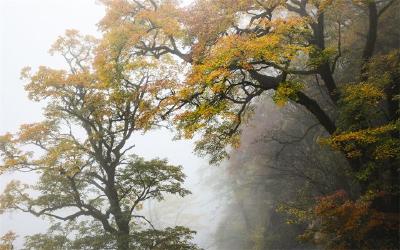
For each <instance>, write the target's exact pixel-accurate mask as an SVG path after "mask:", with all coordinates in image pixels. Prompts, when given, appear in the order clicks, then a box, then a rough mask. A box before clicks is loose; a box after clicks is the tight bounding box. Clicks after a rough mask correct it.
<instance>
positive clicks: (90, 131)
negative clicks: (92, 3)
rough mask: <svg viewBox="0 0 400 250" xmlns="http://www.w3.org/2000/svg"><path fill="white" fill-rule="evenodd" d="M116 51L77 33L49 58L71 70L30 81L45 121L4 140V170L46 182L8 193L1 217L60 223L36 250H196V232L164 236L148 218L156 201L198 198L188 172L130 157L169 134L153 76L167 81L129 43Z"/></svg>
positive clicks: (180, 230) (36, 241)
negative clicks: (148, 205) (152, 135)
mask: <svg viewBox="0 0 400 250" xmlns="http://www.w3.org/2000/svg"><path fill="white" fill-rule="evenodd" d="M112 42H113V43H110V40H103V41H102V42H100V41H98V40H96V39H95V38H93V37H90V36H82V35H80V34H79V33H78V32H77V31H75V30H68V31H67V32H66V34H65V36H64V37H60V38H59V39H58V40H57V41H56V43H55V44H54V45H53V47H52V49H51V50H50V51H51V53H59V54H61V55H62V56H63V57H64V59H65V61H66V62H67V64H68V70H55V69H51V68H48V67H44V66H42V67H40V68H39V69H38V71H37V72H36V73H33V74H32V73H30V70H29V68H26V69H24V70H23V72H22V77H23V78H24V79H26V80H27V81H28V84H27V85H26V90H27V91H28V93H29V97H30V98H31V99H33V100H34V101H41V102H44V103H45V104H46V106H45V109H44V111H45V112H44V116H45V120H44V121H42V122H38V123H33V124H25V125H22V126H21V128H20V130H19V132H17V133H16V134H6V135H3V136H1V137H0V154H1V157H2V159H3V163H2V165H1V168H0V170H1V172H4V171H32V172H34V173H37V174H38V175H39V181H38V183H37V184H35V185H26V184H22V183H20V182H19V181H12V182H11V183H9V184H8V185H7V187H6V189H5V191H4V193H3V194H2V195H1V196H0V212H4V211H8V210H20V211H23V212H28V213H31V214H33V215H35V216H41V217H47V218H50V219H52V221H53V222H54V223H53V225H52V227H51V228H50V230H49V232H48V233H47V234H36V235H33V236H29V237H27V242H26V245H25V246H26V248H27V249H166V248H168V249H197V247H196V246H195V245H194V244H192V243H191V242H190V239H191V237H192V234H193V233H194V232H193V231H191V230H189V229H187V228H185V227H179V226H177V227H175V228H165V229H156V228H154V227H153V225H152V223H151V222H150V221H149V220H148V219H147V218H146V217H145V216H143V215H141V214H140V212H139V211H140V210H141V208H142V207H143V202H144V201H146V200H148V199H155V200H162V199H163V198H164V195H165V194H176V195H179V196H185V195H188V194H189V193H190V192H189V191H188V190H187V189H185V188H184V187H183V186H182V183H183V181H184V178H185V175H184V174H183V172H182V168H181V166H174V165H171V164H168V162H167V160H162V159H153V160H144V159H143V158H140V157H138V156H136V155H133V154H132V153H131V152H132V148H133V146H134V145H133V144H132V140H131V138H132V136H133V135H134V134H135V133H144V132H146V131H147V130H149V129H153V128H156V127H158V126H161V125H162V123H161V121H160V120H159V119H157V117H156V116H155V114H156V113H157V112H159V110H160V105H159V101H158V100H157V99H156V98H155V96H156V95H158V94H159V91H160V92H161V91H162V89H158V88H154V85H155V84H156V82H155V78H154V73H155V72H157V73H158V75H157V76H158V79H160V76H161V77H162V70H160V71H159V70H157V65H156V64H155V63H154V62H151V61H149V60H145V59H143V58H141V57H130V56H129V55H128V54H127V51H128V50H129V48H127V47H126V46H125V44H124V40H123V37H114V40H112ZM111 47H112V49H111ZM113 49H116V50H117V53H114V52H115V50H113ZM111 51H112V52H111ZM163 80H164V81H167V80H168V78H167V77H165V78H164V79H163ZM55 221H65V222H66V223H62V224H60V223H55Z"/></svg>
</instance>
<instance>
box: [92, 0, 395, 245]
mask: <svg viewBox="0 0 400 250" xmlns="http://www.w3.org/2000/svg"><path fill="white" fill-rule="evenodd" d="M103 2H104V3H105V5H106V6H107V8H108V10H107V14H106V16H105V18H104V19H103V20H102V22H101V23H100V25H101V27H102V29H103V30H104V31H105V32H106V35H107V34H114V33H115V32H116V33H118V32H120V33H123V34H125V35H127V36H129V37H131V44H130V46H131V48H132V50H131V53H132V55H148V56H153V57H154V58H163V57H164V56H165V55H171V54H172V55H174V56H175V57H177V58H180V59H181V60H182V61H183V62H184V63H186V65H187V66H188V67H189V70H188V71H187V72H185V73H186V74H185V80H184V81H183V82H182V83H181V84H176V85H174V86H173V89H171V91H170V97H169V98H165V99H163V101H162V102H161V103H162V105H163V107H166V113H164V116H165V117H168V115H172V117H173V118H172V119H173V121H174V122H175V123H176V126H177V127H178V129H179V130H180V134H179V136H181V137H184V138H192V137H193V136H194V135H195V134H197V135H200V136H199V137H200V140H199V141H198V143H197V145H196V150H197V151H198V152H199V153H200V154H202V155H210V156H211V162H214V163H216V162H219V161H221V160H222V159H223V158H225V157H226V156H227V155H228V153H227V150H229V147H227V145H228V146H229V145H230V146H233V147H237V146H238V145H239V141H240V134H241V128H242V127H241V124H242V123H245V122H246V121H248V119H249V117H250V116H251V114H252V112H253V111H254V104H255V103H256V101H257V100H258V99H259V97H262V96H263V95H266V94H268V93H271V92H272V93H273V95H274V97H273V98H274V100H275V102H276V103H277V104H278V105H284V104H285V103H287V102H292V103H295V104H297V105H298V106H299V107H301V108H304V109H305V110H307V111H308V112H309V113H310V114H312V115H313V116H314V118H315V119H316V121H317V122H318V123H319V124H320V125H321V126H322V127H323V128H324V129H325V130H326V136H327V140H326V141H325V143H327V144H328V145H331V146H332V148H333V149H335V150H338V151H340V152H341V153H342V155H343V156H344V157H345V158H346V160H347V162H348V165H349V166H350V168H351V174H352V176H353V178H354V179H355V180H356V181H357V182H358V184H359V186H360V194H359V195H358V197H352V198H349V197H348V196H346V197H348V199H349V200H348V202H349V203H351V204H355V205H354V206H358V204H368V208H369V209H375V210H376V211H378V212H383V213H394V214H397V215H398V213H399V206H398V201H399V192H398V188H399V186H398V183H399V166H400V164H399V154H398V148H399V147H400V141H399V127H398V123H399V98H398V96H399V94H400V90H399V85H400V83H399V77H398V67H399V60H398V58H399V54H398V47H399V43H398V37H399V31H398V29H397V28H396V27H397V26H398V25H399V19H398V8H399V2H398V1H397V0H384V1H374V0H373V1H345V0H344V1H342V0H337V1H307V0H300V1H298V0H289V1H257V0H254V1H251V0H229V1H226V0H217V1H209V0H199V1H195V2H194V4H193V5H191V6H189V7H180V6H179V5H178V4H177V3H176V2H175V1H153V0H148V1H146V0H143V1H134V0H132V1H118V0H104V1H103ZM359 113H360V114H359ZM381 191H382V192H384V194H383V195H373V196H369V197H372V198H371V199H372V200H370V201H369V202H366V203H365V202H364V203H363V200H365V198H364V197H365V195H368V194H369V193H370V192H373V193H379V194H381V193H380V192H381ZM333 197H336V196H333ZM351 199H353V200H351ZM358 201H359V202H358ZM317 203H318V201H316V204H317ZM346 204H347V203H346ZM317 208H318V206H316V207H315V209H316V210H318V209H317ZM369 212H372V210H369ZM369 214H370V213H369ZM318 216H320V218H321V216H322V215H321V214H319V215H318ZM335 216H339V214H338V213H335ZM322 217H323V216H322ZM368 218H371V217H368ZM387 218H393V217H392V216H388V217H387ZM321 219H322V220H323V218H321ZM396 223H397V224H396ZM310 224H311V222H310ZM322 224H323V223H322ZM389 224H392V223H389ZM393 224H395V225H398V222H394V223H393ZM331 230H332V231H331V232H334V231H335V229H334V228H331ZM374 230H375V229H374ZM391 230H393V227H391ZM317 231H318V230H317ZM378 231H379V230H378ZM393 232H394V231H391V233H388V234H386V236H387V238H385V239H382V238H381V239H378V238H376V240H377V241H378V242H383V244H387V245H385V246H387V247H393V244H395V243H396V242H398V234H397V233H393ZM332 235H335V234H334V233H332ZM352 237H356V235H355V234H353V235H352ZM366 237H367V236H366ZM328 238H329V237H328ZM353 239H354V241H357V240H356V238H353ZM330 240H332V239H328V240H327V242H325V243H323V244H325V245H326V246H329V245H330V244H329V241H330ZM333 245H334V244H333ZM339 245H340V244H339ZM344 245H345V246H348V245H346V244H344Z"/></svg>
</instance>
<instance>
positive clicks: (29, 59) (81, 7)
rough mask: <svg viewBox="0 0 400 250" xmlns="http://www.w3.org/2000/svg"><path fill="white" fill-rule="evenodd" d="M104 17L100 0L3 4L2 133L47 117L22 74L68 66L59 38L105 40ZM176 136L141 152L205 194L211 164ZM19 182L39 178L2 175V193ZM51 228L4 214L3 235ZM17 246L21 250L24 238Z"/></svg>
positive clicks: (161, 134) (146, 143) (139, 145)
mask: <svg viewBox="0 0 400 250" xmlns="http://www.w3.org/2000/svg"><path fill="white" fill-rule="evenodd" d="M103 14H104V9H103V7H102V6H101V5H100V4H98V3H96V1H95V0H0V134H4V133H6V132H15V131H16V130H17V129H18V128H19V126H20V125H21V124H23V123H31V122H37V121H40V120H41V118H42V117H41V105H40V104H38V103H34V102H31V101H30V100H29V99H28V98H27V95H26V93H25V92H24V88H23V86H24V83H23V82H22V81H21V80H20V79H19V73H20V70H21V69H22V68H23V67H24V66H31V67H32V68H33V69H35V68H36V67H38V66H39V65H47V66H51V67H62V66H63V64H62V63H63V61H62V60H61V59H60V58H59V57H52V56H50V55H49V54H48V50H49V48H50V46H51V44H52V43H53V42H54V40H55V39H56V38H57V36H59V35H62V34H63V33H64V31H65V29H70V28H73V29H78V30H80V31H81V32H82V33H84V34H91V35H96V36H100V34H99V32H98V31H97V26H96V23H97V22H98V21H99V20H100V18H101V17H102V16H103ZM171 138H172V135H171V134H170V133H168V132H166V131H156V132H152V133H151V134H149V135H148V136H145V137H142V138H137V139H136V140H135V145H136V148H135V153H137V154H138V155H141V156H144V157H146V158H151V157H156V156H159V157H162V158H165V157H166V158H168V159H169V160H170V161H171V162H172V163H174V164H180V165H183V166H184V167H185V172H186V174H187V175H188V180H187V182H188V186H190V187H193V188H192V189H194V190H193V192H194V196H199V195H198V194H197V191H196V188H195V187H196V184H197V183H198V182H199V181H201V180H199V179H198V178H197V177H196V176H197V172H198V170H199V169H200V166H205V165H206V164H205V163H204V162H205V161H202V160H200V159H198V158H196V157H195V156H194V155H193V154H192V149H193V145H192V142H189V141H178V142H171ZM15 178H18V179H22V180H24V181H27V182H31V181H33V180H34V176H32V175H26V174H23V175H21V174H17V173H10V174H6V175H3V176H0V192H1V191H2V190H3V189H4V187H5V185H6V184H7V183H8V181H10V180H11V179H15ZM199 209H201V208H199ZM46 228H47V226H46V224H45V223H44V222H43V221H42V220H40V219H37V218H34V217H33V216H31V215H28V214H21V213H13V214H3V215H0V235H1V234H3V233H4V232H7V231H8V230H14V231H15V232H17V234H18V235H20V236H24V235H26V234H32V233H37V232H39V231H45V230H46ZM200 236H201V234H200ZM203 237H204V236H203ZM17 243H18V244H17V247H20V246H21V243H22V237H19V239H18V242H17Z"/></svg>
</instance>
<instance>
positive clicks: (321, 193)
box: [0, 0, 400, 250]
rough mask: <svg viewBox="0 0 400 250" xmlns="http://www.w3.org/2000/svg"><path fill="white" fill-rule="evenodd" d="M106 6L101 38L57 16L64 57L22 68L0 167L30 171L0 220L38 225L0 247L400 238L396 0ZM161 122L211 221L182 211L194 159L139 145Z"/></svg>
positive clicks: (153, 1) (254, 248) (360, 245)
mask: <svg viewBox="0 0 400 250" xmlns="http://www.w3.org/2000/svg"><path fill="white" fill-rule="evenodd" d="M99 4H101V6H102V7H103V8H104V9H105V12H104V16H103V17H102V18H101V19H100V20H98V26H97V28H98V30H99V32H100V34H101V36H99V37H96V36H92V35H87V34H84V33H82V32H80V31H78V30H76V29H68V30H65V31H64V30H60V34H63V35H61V36H59V37H58V38H56V39H55V42H54V43H53V45H52V46H51V48H50V50H49V53H50V54H51V55H53V56H55V57H59V58H61V59H62V60H63V62H64V66H63V67H59V66H57V65H46V66H40V67H38V68H36V67H29V66H27V67H25V68H23V69H21V76H20V77H21V79H22V80H23V82H24V83H25V85H24V88H25V91H26V94H27V95H28V97H29V99H30V100H31V101H32V102H37V103H40V104H41V105H42V107H43V108H42V115H43V119H42V121H39V122H35V123H29V124H20V127H19V128H18V129H17V130H16V132H9V133H5V134H2V135H0V175H5V174H8V173H19V174H20V175H26V174H34V175H35V176H37V181H36V182H35V183H33V184H31V183H24V182H23V181H21V180H18V179H15V180H12V181H10V182H9V183H7V184H6V185H5V188H4V190H0V217H1V216H4V215H5V214H8V213H11V212H22V213H27V214H31V215H32V216H34V217H38V218H40V219H42V220H45V221H47V222H46V223H48V228H46V229H45V230H47V231H44V232H38V233H36V234H32V235H27V236H24V237H23V243H22V245H21V247H17V246H16V245H15V240H16V238H17V237H18V232H13V231H12V230H10V231H9V232H7V233H5V234H4V235H2V236H1V235H0V249H1V250H3V249H4V250H11V249H27V250H31V249H38V250H52V249H56V250H58V249H59V250H67V249H93V250H95V249H118V250H128V249H138V250H142V249H143V250H150V249H154V250H163V249H171V250H195V249H210V250H211V249H218V250H264V249H265V250H267V249H288V250H290V249H307V250H308V249H337V250H339V249H340V250H345V249H385V250H389V249H400V224H399V223H400V215H399V209H400V199H399V198H400V188H399V185H400V179H399V177H400V1H399V0H194V1H179V0H100V1H99ZM1 39H5V38H1ZM0 126H1V124H0ZM154 131H169V132H170V133H172V134H173V135H174V138H173V140H190V141H193V142H194V144H193V148H192V150H193V152H194V154H196V155H197V156H198V157H199V158H201V159H206V161H207V166H206V167H205V168H206V170H204V171H205V172H206V173H204V174H201V173H197V174H198V175H199V177H198V178H200V179H201V180H202V182H201V183H199V184H197V186H196V187H195V189H196V190H200V192H203V194H202V195H205V196H207V197H214V198H212V199H213V200H214V201H213V202H214V203H218V206H219V212H218V214H216V217H218V219H215V220H208V219H207V218H208V217H205V216H204V217H202V214H201V213H200V214H196V216H195V215H194V214H192V215H191V214H190V212H189V213H188V214H186V215H182V212H181V210H182V207H184V206H187V207H192V208H193V207H196V206H198V205H196V203H195V202H191V200H193V199H196V196H197V195H198V192H197V191H196V192H195V191H194V190H191V189H192V185H187V184H186V183H185V180H186V176H187V173H186V172H185V169H186V168H184V167H187V166H181V165H180V164H175V163H171V162H170V161H169V160H168V159H165V158H163V157H156V158H151V159H149V158H148V157H144V156H142V155H138V154H136V153H135V152H136V151H135V147H138V146H137V145H136V142H135V140H136V139H137V138H138V136H143V135H146V134H150V133H153V132H154ZM155 143H157V142H155ZM171 143H172V141H171ZM155 153H158V152H155ZM176 154H180V152H176ZM192 191H193V192H192ZM150 202H153V203H150ZM214 203H213V204H214ZM150 204H153V206H154V204H159V206H158V207H157V208H154V209H155V211H153V212H152V213H149V212H148V211H149V210H148V207H149V206H150ZM211 205H212V204H211V202H210V205H209V206H211ZM155 213H157V214H158V215H157V216H155V215H154V214H155ZM211 213H212V212H211ZM168 216H170V217H173V218H176V219H175V223H171V224H169V225H165V224H163V223H159V222H158V221H157V220H158V219H157V218H160V217H161V218H162V217H168ZM174 216H175V217H174ZM178 216H180V217H184V216H186V217H187V221H189V222H190V221H191V223H182V224H179V223H178V222H179V220H178V219H177V218H178ZM191 216H192V217H191ZM194 217H198V218H196V220H198V221H200V222H201V223H203V224H205V226H203V227H196V226H192V225H194V224H196V223H197V222H196V221H195V218H194ZM173 220H174V219H172V221H173ZM0 223H1V220H0ZM204 232H207V233H208V234H207V235H208V236H207V237H201V239H200V238H197V236H196V235H200V234H204ZM19 238H21V237H19Z"/></svg>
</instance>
